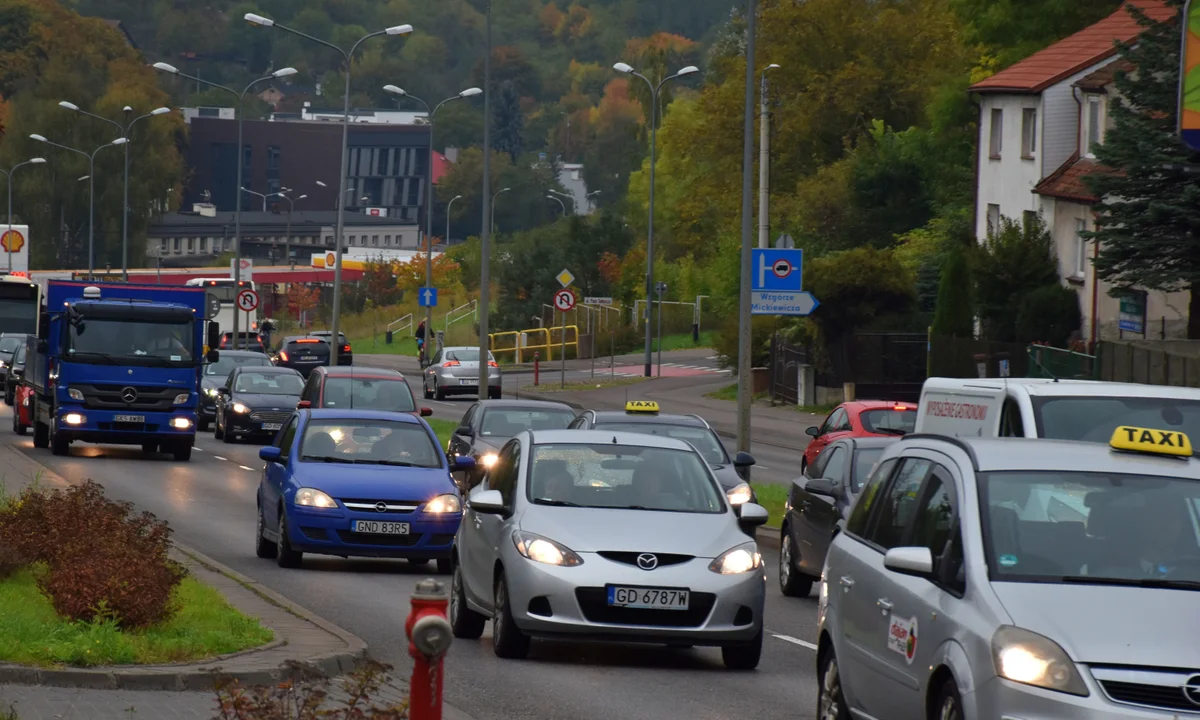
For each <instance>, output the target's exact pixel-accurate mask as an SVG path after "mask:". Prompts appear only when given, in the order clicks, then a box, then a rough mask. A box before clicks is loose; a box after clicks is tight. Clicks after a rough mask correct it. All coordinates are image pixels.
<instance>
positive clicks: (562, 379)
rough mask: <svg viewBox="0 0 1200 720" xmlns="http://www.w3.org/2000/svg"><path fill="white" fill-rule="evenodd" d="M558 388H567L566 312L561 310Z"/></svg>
mask: <svg viewBox="0 0 1200 720" xmlns="http://www.w3.org/2000/svg"><path fill="white" fill-rule="evenodd" d="M559 363H560V370H559V382H558V385H559V388H560V389H566V387H567V311H566V310H563V314H562V357H560V358H559Z"/></svg>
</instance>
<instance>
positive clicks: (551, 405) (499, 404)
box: [479, 400, 575, 412]
mask: <svg viewBox="0 0 1200 720" xmlns="http://www.w3.org/2000/svg"><path fill="white" fill-rule="evenodd" d="M479 405H480V407H483V408H485V409H486V408H525V409H530V410H535V409H538V408H545V409H547V410H549V409H555V410H557V409H559V408H566V409H567V410H570V411H571V412H575V408H573V407H571V406H570V405H568V404H566V403H564V402H557V401H555V400H480V401H479Z"/></svg>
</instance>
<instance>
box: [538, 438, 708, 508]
mask: <svg viewBox="0 0 1200 720" xmlns="http://www.w3.org/2000/svg"><path fill="white" fill-rule="evenodd" d="M530 468H531V472H530V482H529V484H528V497H529V499H530V501H532V502H533V503H534V504H540V505H560V504H561V505H570V506H579V507H592V508H615V509H629V510H661V511H669V512H687V513H719V512H723V511H724V510H725V505H724V502H723V501H722V500H721V497H722V495H721V493H720V492H718V491H717V487H716V483H715V482H714V481H713V479H712V475H711V474H710V473H709V470H708V468H706V467H705V466H704V463H703V462H701V460H700V458H699V457H697V456H696V454H695V453H692V452H689V451H686V450H667V449H661V448H645V447H636V446H631V445H575V444H571V445H540V446H537V448H536V450H535V451H534V455H533V460H532V462H531V464H530Z"/></svg>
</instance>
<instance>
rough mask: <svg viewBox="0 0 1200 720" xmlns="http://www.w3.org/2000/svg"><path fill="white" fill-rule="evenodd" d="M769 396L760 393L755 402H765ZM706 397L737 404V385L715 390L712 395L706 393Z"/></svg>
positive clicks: (755, 397)
mask: <svg viewBox="0 0 1200 720" xmlns="http://www.w3.org/2000/svg"><path fill="white" fill-rule="evenodd" d="M767 395H768V393H765V392H761V393H758V394H757V395H755V396H754V399H755V400H763V399H765V398H766V397H767ZM704 397H706V398H712V399H714V400H728V401H729V402H737V399H738V386H737V383H733V384H732V385H726V386H725V387H723V388H721V389H720V390H713V391H712V392H710V393H705V394H704Z"/></svg>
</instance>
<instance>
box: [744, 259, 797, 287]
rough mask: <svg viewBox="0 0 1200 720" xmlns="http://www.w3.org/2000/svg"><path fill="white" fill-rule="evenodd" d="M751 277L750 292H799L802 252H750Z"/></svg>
mask: <svg viewBox="0 0 1200 720" xmlns="http://www.w3.org/2000/svg"><path fill="white" fill-rule="evenodd" d="M751 257H752V259H753V265H752V268H753V272H752V273H751V274H752V275H753V277H752V278H751V280H750V289H751V290H775V291H783V292H800V291H801V290H803V289H804V288H803V285H802V284H801V277H802V275H803V272H804V251H803V250H794V249H793V250H788V249H782V248H770V249H766V248H762V249H759V248H755V249H753V250H751Z"/></svg>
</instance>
